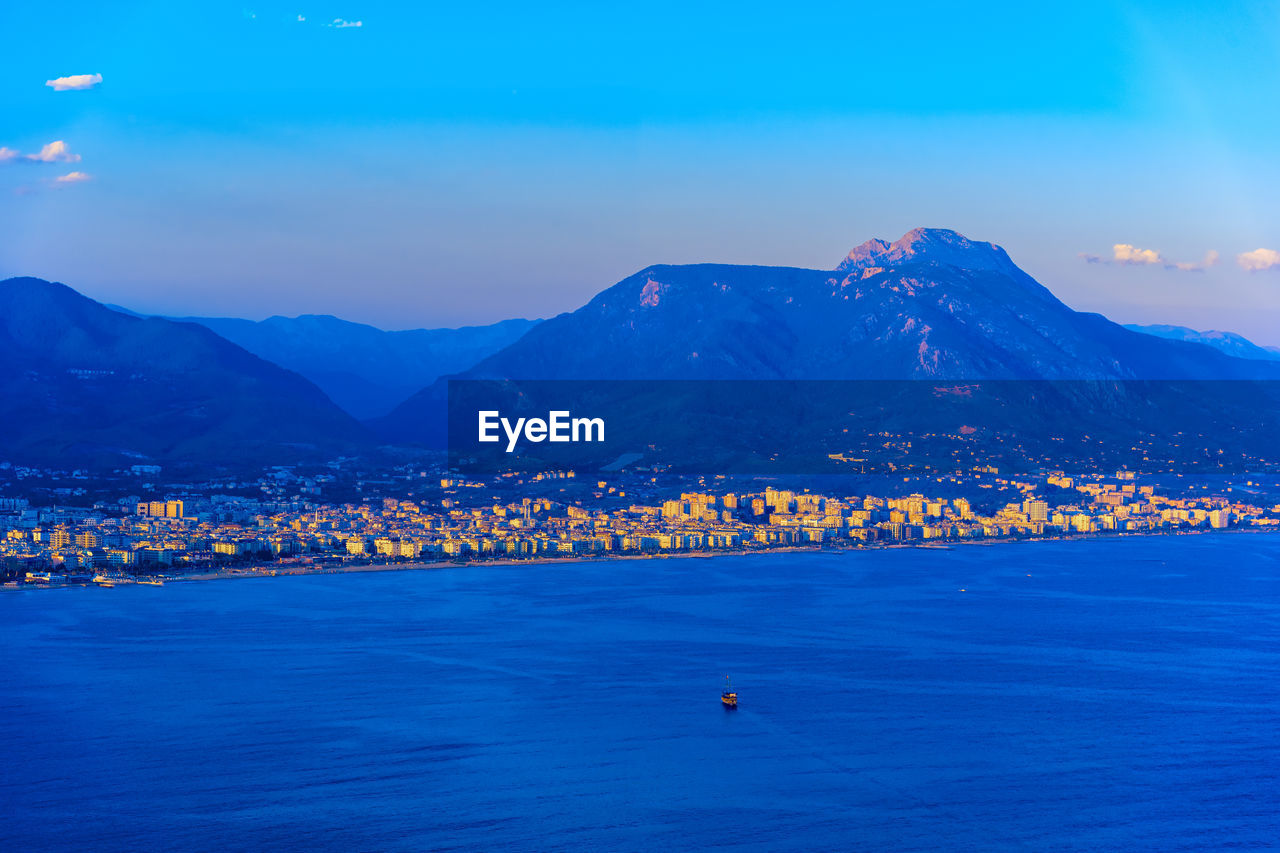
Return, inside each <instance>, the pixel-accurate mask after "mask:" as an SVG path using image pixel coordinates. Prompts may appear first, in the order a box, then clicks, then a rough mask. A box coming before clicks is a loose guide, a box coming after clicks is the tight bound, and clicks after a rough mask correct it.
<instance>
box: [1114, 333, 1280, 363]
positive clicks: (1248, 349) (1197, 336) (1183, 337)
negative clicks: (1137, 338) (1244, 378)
mask: <svg viewBox="0 0 1280 853" xmlns="http://www.w3.org/2000/svg"><path fill="white" fill-rule="evenodd" d="M1125 328H1126V329H1132V330H1133V331H1135V332H1142V333H1143V334H1144V335H1155V336H1156V337H1160V338H1168V339H1169V340H1171V341H1190V342H1192V343H1196V344H1204V345H1206V346H1211V347H1213V348H1214V349H1216V350H1219V351H1221V352H1225V353H1226V354H1227V355H1233V356H1235V357H1236V358H1255V359H1262V360H1264V361H1280V347H1267V346H1258V345H1257V344H1255V343H1254V342H1253V341H1251V340H1249V339H1248V338H1246V337H1244V336H1243V335H1237V334H1236V333H1235V332H1218V331H1213V330H1210V331H1207V332H1198V331H1196V330H1195V329H1189V328H1187V327H1186V326H1162V325H1151V326H1140V325H1136V324H1127V325H1125Z"/></svg>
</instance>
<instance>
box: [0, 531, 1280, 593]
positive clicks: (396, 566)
mask: <svg viewBox="0 0 1280 853" xmlns="http://www.w3.org/2000/svg"><path fill="white" fill-rule="evenodd" d="M1276 533H1280V530H1273V529H1258V528H1238V529H1234V530H1178V531H1164V532H1156V531H1148V532H1126V533H1119V532H1109V533H1099V534H1092V535H1086V536H1075V537H1066V536H1057V537H1036V538H1024V539H1018V538H1008V539H975V540H955V541H948V542H938V543H936V544H932V543H925V542H921V543H917V544H910V543H905V542H892V543H875V544H862V545H835V546H832V545H786V546H782V547H778V548H759V549H747V548H738V549H733V550H720V551H677V552H672V553H648V554H624V553H616V554H591V555H589V556H580V557H573V556H571V557H526V558H516V557H495V558H492V559H480V560H462V561H458V560H431V561H427V562H411V563H357V564H350V565H336V566H322V567H315V566H307V565H284V566H275V567H272V566H269V565H263V566H252V567H247V568H234V569H230V568H229V569H218V570H216V571H204V572H192V573H190V574H182V575H178V576H174V577H170V576H167V575H140V576H138V577H139V578H140V579H141V580H129V581H125V582H124V583H122V584H121V585H122V586H135V585H142V586H148V585H150V586H160V585H163V584H168V583H192V582H198V581H218V580H241V579H246V578H275V577H305V576H308V575H345V574H364V573H373V572H419V571H436V570H441V569H469V568H478V567H484V566H495V567H514V566H546V565H556V564H564V563H616V562H625V561H629V560H687V559H704V560H711V559H716V558H721V557H748V556H763V555H769V554H824V553H827V554H844V553H859V552H862V551H872V550H889V549H897V550H922V551H950V550H953V549H955V548H956V547H960V546H968V547H988V548H989V547H996V546H1000V545H1027V544H1032V543H1037V542H1096V541H1105V540H1118V539H1145V538H1152V537H1171V536H1196V537H1199V536H1210V535H1223V534H1227V535H1232V534H1252V535H1267V534H1273V535H1274V534H1276ZM148 578H161V579H162V583H161V584H156V583H148V582H147V580H145V579H148ZM98 586H106V585H104V584H98V583H95V582H93V581H89V582H82V583H57V584H40V583H25V582H18V583H17V584H16V585H15V586H8V585H6V586H4V587H0V589H3V590H8V591H15V592H18V591H23V590H30V589H69V588H75V587H80V588H85V587H98Z"/></svg>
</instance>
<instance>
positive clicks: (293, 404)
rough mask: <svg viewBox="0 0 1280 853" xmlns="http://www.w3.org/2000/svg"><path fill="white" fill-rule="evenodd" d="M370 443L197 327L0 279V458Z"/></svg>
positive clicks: (152, 457)
mask: <svg viewBox="0 0 1280 853" xmlns="http://www.w3.org/2000/svg"><path fill="white" fill-rule="evenodd" d="M370 443H371V436H370V435H369V433H368V431H367V430H366V429H365V427H364V426H362V425H361V424H360V423H359V422H357V421H356V420H355V419H354V418H352V417H351V416H350V415H348V414H347V413H346V412H344V411H342V410H341V409H340V408H338V407H337V406H336V405H334V403H333V401H331V400H330V399H329V398H328V397H327V396H325V394H324V393H323V392H322V391H320V389H319V388H317V387H316V386H315V385H313V384H312V383H311V382H308V381H307V380H306V379H304V378H303V377H301V376H299V375H298V374H296V373H293V372H292V371H289V370H285V369H284V368H282V367H280V366H278V365H275V364H272V363H271V362H269V361H265V360H263V359H261V358H258V357H257V356H255V355H252V354H251V353H249V352H246V351H245V350H244V349H242V348H241V347H239V346H236V345H235V344H233V343H231V342H230V341H228V340H226V339H224V338H222V337H219V336H218V335H216V334H214V333H213V332H212V331H210V330H209V329H206V328H205V327H203V326H200V325H197V324H195V323H176V322H172V321H170V320H164V319H159V318H140V317H131V316H128V315H126V314H122V313H120V312H118V311H113V310H111V309H109V308H107V307H106V306H104V305H101V304H99V303H97V302H94V301H93V300H92V299H89V298H87V297H85V296H81V295H80V294H79V293H76V292H75V291H74V290H72V289H71V288H69V287H67V286H65V285H62V284H54V283H51V282H47V281H42V280H40V279H35V278H11V279H7V280H5V281H0V459H5V460H10V461H14V462H41V463H46V464H54V465H59V466H65V467H74V466H77V465H92V464H108V465H110V464H115V465H120V464H129V463H130V461H132V462H151V461H156V460H163V461H171V460H181V461H207V460H214V461H216V460H220V459H223V460H229V461H230V460H234V461H236V462H247V463H251V464H252V463H254V462H257V463H259V464H261V463H265V462H271V461H273V460H285V459H293V458H297V457H302V456H307V455H316V454H331V453H335V452H340V451H342V450H344V449H350V448H358V447H362V446H366V445H368V444H370Z"/></svg>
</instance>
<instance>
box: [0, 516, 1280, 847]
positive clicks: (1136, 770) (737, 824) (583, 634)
mask: <svg viewBox="0 0 1280 853" xmlns="http://www.w3.org/2000/svg"><path fill="white" fill-rule="evenodd" d="M0 643H2V644H3V647H2V651H0V744H2V745H0V756H2V757H3V761H2V762H0V849H3V850H14V851H19V850H22V851H25V850H51V849H75V850H94V851H113V850H121V851H124V850H129V851H135V850H218V851H230V850H257V849H283V850H343V851H346V850H485V851H492V850H566V851H595V850H654V849H675V850H687V849H751V850H837V849H840V850H843V849H873V850H940V849H941V850H960V849H964V850H1003V849H1010V850H1051V849H1090V850H1092V849H1124V850H1132V849H1158V850H1183V849H1186V850H1202V849H1212V848H1223V847H1234V848H1237V849H1263V848H1275V847H1277V846H1280V537H1275V536H1264V535H1248V534H1236V535H1218V536H1197V537H1192V536H1183V537H1163V538H1136V539H1123V540H1116V539H1110V540H1091V541H1077V542H1040V543H1027V544H1017V545H998V546H990V547H982V546H966V547H958V548H955V549H953V550H921V549H915V550H910V549H895V550H880V551H870V552H864V553H805V554H772V555H757V556H746V557H720V558H713V559H669V560H628V561H616V562H595V563H565V564H559V565H539V566H522V567H498V566H494V567H474V568H464V569H448V570H439V571H416V572H395V573H379V574H348V575H331V576H307V577H285V578H270V579H253V580H227V581H212V582H204V583H185V584H179V583H170V584H168V585H166V586H164V587H162V588H160V587H146V586H129V587H119V588H116V589H71V590H63V591H31V592H13V593H7V594H3V595H0ZM726 673H728V674H731V675H732V676H733V677H734V684H735V687H737V688H738V690H739V693H740V695H741V703H742V704H741V709H740V710H739V711H737V712H736V713H731V712H725V711H723V710H722V709H721V707H720V704H719V701H718V697H719V692H720V688H721V684H722V681H723V676H724V675H725V674H726Z"/></svg>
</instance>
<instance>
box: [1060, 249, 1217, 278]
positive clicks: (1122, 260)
mask: <svg viewBox="0 0 1280 853" xmlns="http://www.w3.org/2000/svg"><path fill="white" fill-rule="evenodd" d="M1080 257H1081V258H1083V259H1084V261H1085V263H1090V264H1117V265H1119V266H1126V267H1133V266H1137V267H1144V266H1151V267H1163V268H1164V269H1167V270H1181V271H1182V272H1202V271H1204V270H1206V269H1208V268H1209V267H1211V266H1213V265H1214V264H1216V263H1217V262H1218V253H1217V252H1216V251H1214V250H1212V249H1210V250H1209V251H1208V252H1206V253H1205V256H1204V260H1202V261H1200V262H1199V263H1192V262H1190V261H1170V260H1168V259H1166V258H1165V257H1164V256H1163V255H1161V254H1160V253H1159V252H1157V251H1156V250H1155V249H1139V248H1138V247H1137V246H1135V245H1133V244H1132V243H1116V244H1115V245H1114V246H1112V247H1111V257H1110V258H1100V257H1098V256H1097V255H1090V254H1086V253H1085V252H1081V253H1080Z"/></svg>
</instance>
